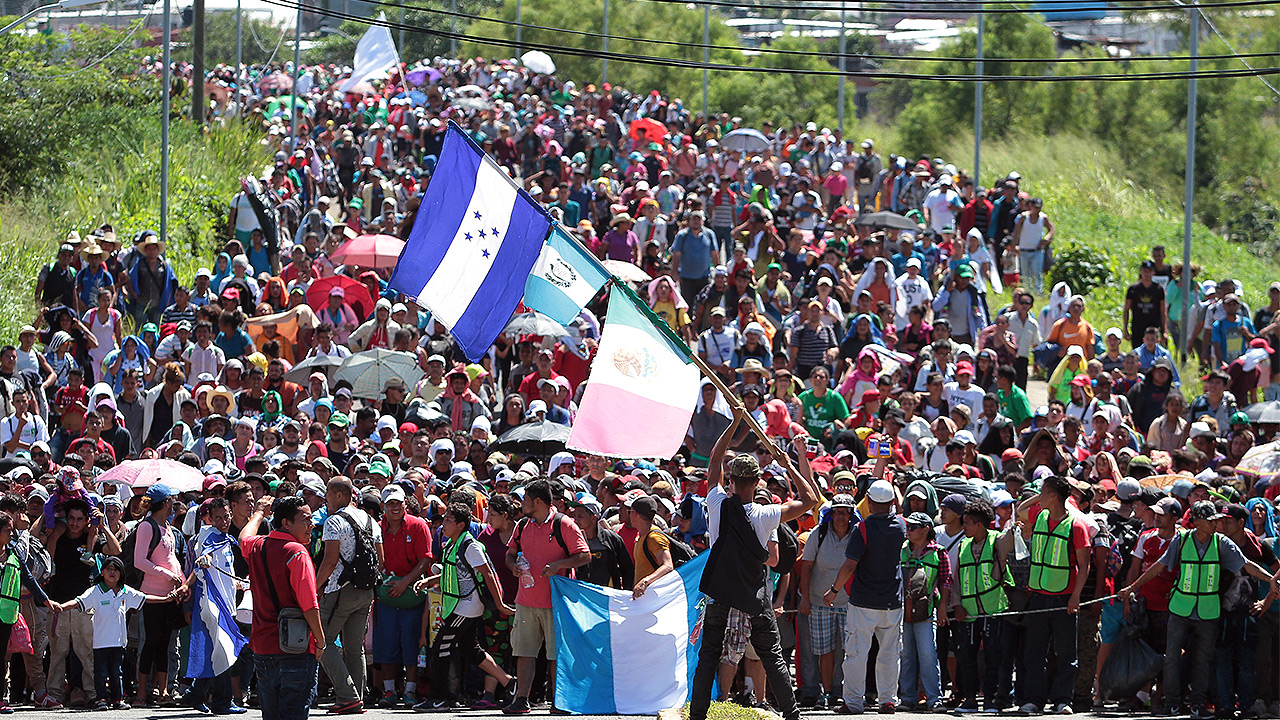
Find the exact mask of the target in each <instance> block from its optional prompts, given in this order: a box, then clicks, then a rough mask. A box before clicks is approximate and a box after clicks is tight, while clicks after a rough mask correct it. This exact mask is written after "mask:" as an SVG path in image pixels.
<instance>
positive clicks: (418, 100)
mask: <svg viewBox="0 0 1280 720" xmlns="http://www.w3.org/2000/svg"><path fill="white" fill-rule="evenodd" d="M409 100H411V101H412V102H413V106H414V107H418V106H420V105H426V104H427V94H426V93H424V92H422V91H421V90H410V91H409Z"/></svg>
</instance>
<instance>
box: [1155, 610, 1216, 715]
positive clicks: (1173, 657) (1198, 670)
mask: <svg viewBox="0 0 1280 720" xmlns="http://www.w3.org/2000/svg"><path fill="white" fill-rule="evenodd" d="M1217 639H1218V621H1217V620H1192V619H1190V618H1185V617H1182V616H1181V615H1175V614H1173V613H1170V614H1169V639H1168V640H1167V641H1165V653H1164V699H1165V704H1166V705H1169V706H1176V705H1178V704H1180V698H1179V693H1181V692H1182V651H1183V650H1187V646H1188V645H1190V646H1191V649H1190V651H1189V652H1188V653H1187V656H1188V660H1189V664H1190V671H1191V683H1190V684H1191V690H1190V691H1189V692H1188V693H1187V698H1186V700H1187V702H1188V703H1190V704H1192V705H1204V704H1205V703H1206V702H1208V700H1209V678H1210V677H1212V671H1211V670H1210V665H1212V664H1213V643H1214V641H1215V640H1217Z"/></svg>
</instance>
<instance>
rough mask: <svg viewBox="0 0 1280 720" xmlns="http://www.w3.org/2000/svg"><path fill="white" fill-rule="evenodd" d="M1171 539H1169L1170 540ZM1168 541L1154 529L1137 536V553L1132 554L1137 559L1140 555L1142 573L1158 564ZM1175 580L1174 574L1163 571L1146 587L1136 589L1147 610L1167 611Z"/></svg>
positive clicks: (1167, 545)
mask: <svg viewBox="0 0 1280 720" xmlns="http://www.w3.org/2000/svg"><path fill="white" fill-rule="evenodd" d="M1172 539H1173V538H1172V537H1171V538H1169V540H1172ZM1169 540H1166V539H1164V538H1162V537H1160V533H1159V532H1157V531H1156V529H1155V528H1151V529H1150V530H1143V531H1142V534H1141V535H1139V536H1138V545H1137V550H1138V552H1135V553H1134V556H1135V557H1137V556H1138V555H1139V554H1141V556H1142V557H1141V558H1140V560H1141V561H1142V572H1146V571H1147V568H1150V567H1151V566H1152V565H1155V564H1156V563H1158V562H1160V558H1162V557H1164V551H1165V550H1166V549H1167V548H1168V547H1169ZM1176 579H1177V575H1176V574H1175V573H1172V572H1169V571H1168V570H1165V571H1164V572H1162V573H1160V574H1159V575H1156V576H1155V577H1153V578H1151V580H1149V581H1148V582H1147V584H1146V585H1143V586H1142V587H1140V588H1138V597H1141V598H1145V599H1146V601H1147V609H1148V610H1161V611H1164V610H1168V609H1169V593H1171V592H1173V583H1174V580H1176Z"/></svg>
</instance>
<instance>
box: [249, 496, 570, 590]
mask: <svg viewBox="0 0 1280 720" xmlns="http://www.w3.org/2000/svg"><path fill="white" fill-rule="evenodd" d="M551 518H556V519H557V522H559V523H560V537H562V538H563V539H564V544H565V546H566V547H568V548H569V550H570V552H571V553H572V554H573V555H577V554H579V553H584V552H590V551H591V549H590V548H588V547H587V540H586V538H584V537H583V536H582V530H581V529H580V528H579V527H578V525H577V524H576V523H574V522H573V521H572V520H570V519H569V516H567V515H564V514H560V515H559V516H558V517H557V516H556V515H552V516H550V517H549V518H548V522H546V523H542V524H539V523H538V522H536V521H534V520H533V518H529V520H528V521H527V522H524V523H523V525H524V528H523V529H521V528H519V527H517V528H516V531H515V532H514V533H513V534H512V535H511V541H510V542H509V543H508V545H507V547H509V548H514V549H515V550H516V551H517V552H523V553H524V557H525V559H526V560H528V561H529V572H531V573H533V587H528V588H527V587H524V586H523V585H522V586H521V587H520V589H519V590H518V591H517V592H516V604H517V605H524V606H525V607H535V608H549V607H551V581H550V580H548V579H547V578H544V577H542V570H543V569H544V568H545V567H546V566H547V565H550V564H551V563H553V562H555V561H556V560H563V559H565V558H567V557H569V555H566V554H565V552H564V548H562V547H560V543H559V542H558V541H557V540H556V539H555V538H554V537H552V534H551V528H552V523H551V522H550V520H551ZM570 577H572V574H570ZM254 599H255V600H256V599H257V598H254Z"/></svg>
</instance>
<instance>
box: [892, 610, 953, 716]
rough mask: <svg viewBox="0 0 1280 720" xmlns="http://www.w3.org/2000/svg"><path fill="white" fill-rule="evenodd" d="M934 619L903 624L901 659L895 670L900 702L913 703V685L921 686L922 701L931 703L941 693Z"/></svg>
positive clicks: (914, 702) (915, 696)
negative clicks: (896, 670)
mask: <svg viewBox="0 0 1280 720" xmlns="http://www.w3.org/2000/svg"><path fill="white" fill-rule="evenodd" d="M935 630H936V628H935V625H934V619H933V618H932V617H930V618H929V619H928V620H925V621H924V622H918V623H903V624H902V662H901V665H900V668H901V669H900V670H899V673H898V695H899V696H900V697H901V700H902V704H903V705H905V706H914V705H915V704H916V698H917V697H918V696H917V693H916V685H917V684H919V685H923V686H924V701H925V704H926V705H933V704H934V703H936V702H938V700H939V699H941V696H942V680H941V677H940V675H939V673H938V643H937V635H936V634H935Z"/></svg>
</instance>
